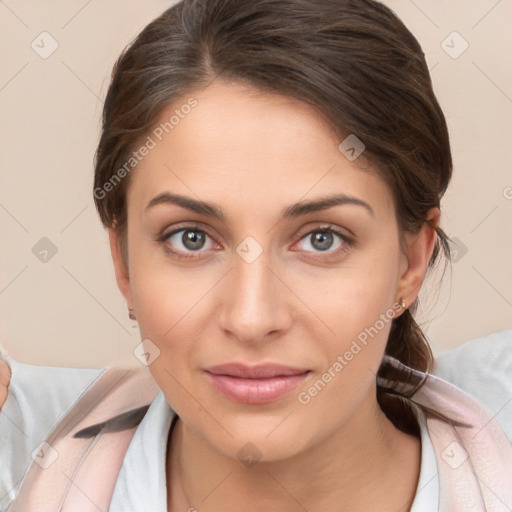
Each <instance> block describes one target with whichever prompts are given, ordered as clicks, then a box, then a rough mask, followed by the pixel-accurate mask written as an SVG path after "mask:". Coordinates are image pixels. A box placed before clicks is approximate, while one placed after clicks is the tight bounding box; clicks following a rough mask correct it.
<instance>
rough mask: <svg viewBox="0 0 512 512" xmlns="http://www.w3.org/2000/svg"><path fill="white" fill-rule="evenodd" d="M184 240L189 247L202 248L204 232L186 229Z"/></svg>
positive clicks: (192, 248)
mask: <svg viewBox="0 0 512 512" xmlns="http://www.w3.org/2000/svg"><path fill="white" fill-rule="evenodd" d="M182 242H183V245H184V246H185V247H186V248H187V249H190V250H197V249H201V247H202V246H203V244H204V233H200V232H199V231H185V232H184V233H183V237H182Z"/></svg>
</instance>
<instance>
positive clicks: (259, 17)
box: [94, 0, 452, 430]
mask: <svg viewBox="0 0 512 512" xmlns="http://www.w3.org/2000/svg"><path fill="white" fill-rule="evenodd" d="M215 79H223V80H225V81H227V82H238V83H244V84H249V85H251V86H253V87H256V88H257V89H258V90H261V91H262V92H272V93H278V94H282V95H286V96H290V97H294V98H296V99H299V100H301V101H303V102H305V103H308V104H310V105H312V106H313V107H315V108H316V110H317V112H318V113H319V114H320V115H322V116H323V117H324V118H325V119H327V120H328V121H329V122H330V124H331V126H333V128H334V129H335V130H337V131H339V132H340V133H352V134H355V135H356V136H357V137H358V138H359V139H360V140H361V141H362V142H363V143H364V145H365V147H366V150H365V153H364V156H365V157H366V159H367V160H368V161H370V162H372V163H373V164H375V167H376V168H377V172H378V173H379V175H380V176H381V177H382V178H383V179H384V180H385V181H386V182H387V183H388V185H389V186H390V188H391V190H392V193H393V195H394V200H395V206H396V215H397V219H398V223H399V226H400V228H401V230H402V232H404V231H412V232H416V231H418V230H419V229H420V228H421V226H422V225H423V224H424V223H425V222H426V215H427V212H428V210H429V209H431V208H433V207H439V202H440V199H441V197H442V195H443V194H444V192H445V190H446V187H447V185H448V183H449V181H450V178H451V173H452V159H451V152H450V144H449V137H448V130H447V126H446V121H445V118H444V115H443V113H442V111H441V108H440V106H439V104H438V102H437V100H436V97H435V95H434V92H433V88H432V82H431V79H430V75H429V72H428V68H427V65H426V62H425V58H424V53H423V51H422V49H421V46H420V45H419V43H418V41H417V40H416V39H415V38H414V36H413V35H412V34H411V33H410V32H409V30H408V29H407V28H406V27H405V26H404V24H403V23H402V22H401V21H400V20H399V18H398V17H397V16H396V15H395V14H394V13H393V12H392V11H391V10H390V9H389V8H387V7H386V6H384V5H383V4H381V3H379V2H377V1H373V0H315V1H311V0H182V1H181V2H179V3H177V4H176V5H174V6H173V7H171V8H170V9H168V10H166V11H165V12H164V13H163V14H162V15H161V16H159V17H158V18H157V19H155V20H154V21H153V22H151V23H150V24H149V25H147V26H146V27H145V29H144V30H143V31H142V32H141V33H140V34H139V35H138V36H137V37H136V39H135V40H134V41H133V42H132V43H131V44H130V45H129V46H128V47H127V48H126V49H125V51H124V52H123V53H122V55H121V56H120V57H119V59H118V60H117V62H116V64H115V66H114V69H113V73H112V81H111V84H110V87H109V90H108V93H107V97H106V101H105V107H104V111H103V127H102V133H101V139H100V141H99V145H98V149H97V152H96V156H95V180H94V187H95V192H94V197H95V202H96V207H97V209H98V212H99V214H100V217H101V220H102V222H103V224H104V225H105V226H111V225H116V227H117V228H118V229H119V231H120V233H121V236H122V237H124V236H125V228H126V203H125V192H126V187H127V185H128V183H129V175H127V176H126V177H124V178H123V179H121V180H119V179H117V181H115V182H113V181H112V180H113V178H116V176H115V174H116V172H118V170H119V169H120V168H121V167H122V166H123V164H125V162H126V161H127V159H129V158H130V154H131V152H133V150H134V148H135V147H136V145H137V144H139V143H140V141H141V140H143V138H144V137H146V136H147V135H148V134H149V133H151V129H152V128H153V126H154V124H155V122H156V119H157V118H158V116H159V114H161V112H162V110H163V109H164V108H165V107H167V106H168V105H169V104H171V103H172V102H173V101H174V100H175V99H176V98H178V97H179V96H182V95H184V94H191V93H192V92H193V91H194V90H199V89H201V88H204V87H207V86H208V85H209V84H210V83H211V82H212V81H213V80H215ZM340 142H341V141H340ZM125 174H126V173H125ZM119 176H120V175H119V173H118V174H117V178H119ZM123 176H124V174H123ZM107 182H110V183H111V184H113V185H112V186H111V187H109V192H108V193H105V190H106V188H104V187H105V184H106V183H107ZM436 231H437V235H438V236H437V241H436V247H435V250H434V254H433V255H432V258H431V261H430V265H431V266H432V265H433V264H434V263H435V262H436V260H437V259H438V257H439V256H440V253H441V252H444V254H445V255H446V256H448V257H449V250H448V244H447V241H448V239H447V237H446V235H445V234H444V233H443V231H442V230H441V229H439V228H436ZM415 307H416V303H415V304H413V305H411V307H410V308H409V309H408V310H407V311H405V312H404V313H403V314H402V315H400V316H399V317H398V318H396V319H394V320H393V324H392V328H391V332H390V336H389V341H388V344H387V347H386V353H387V354H389V355H391V356H393V357H395V358H397V359H399V360H400V361H401V362H402V363H404V364H405V365H407V366H409V367H412V368H415V369H417V370H421V371H430V370H431V368H432V366H433V355H432V352H431V350H430V347H429V345H428V342H427V340H426V338H425V336H424V335H423V333H422V331H421V329H420V328H419V326H418V325H417V324H416V322H415V321H414V319H413V316H412V313H413V312H414V310H415ZM388 370H389V369H388ZM384 371H385V368H383V367H381V369H380V370H379V374H380V373H384ZM389 396H390V395H389V394H386V393H383V391H382V389H379V391H378V399H379V403H380V404H381V406H383V405H384V404H386V407H385V408H384V407H383V409H384V410H389V409H390V407H391V404H390V402H389ZM404 414H405V415H406V416H407V412H406V411H405V410H402V411H398V410H396V411H395V413H394V414H392V416H394V421H395V423H396V424H398V423H400V418H398V420H397V417H398V416H403V415H404ZM409 420H410V416H409ZM403 423H404V424H403V425H402V426H401V427H400V428H402V427H403V429H404V430H407V429H409V430H411V429H412V430H415V429H414V427H411V424H415V423H414V422H412V423H411V421H408V420H407V418H406V419H405V420H404V422H403Z"/></svg>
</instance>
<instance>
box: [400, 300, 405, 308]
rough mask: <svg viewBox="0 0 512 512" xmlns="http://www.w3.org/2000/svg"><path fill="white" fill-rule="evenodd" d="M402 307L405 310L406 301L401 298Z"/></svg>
mask: <svg viewBox="0 0 512 512" xmlns="http://www.w3.org/2000/svg"><path fill="white" fill-rule="evenodd" d="M400 306H402V309H405V299H404V298H403V297H401V298H400Z"/></svg>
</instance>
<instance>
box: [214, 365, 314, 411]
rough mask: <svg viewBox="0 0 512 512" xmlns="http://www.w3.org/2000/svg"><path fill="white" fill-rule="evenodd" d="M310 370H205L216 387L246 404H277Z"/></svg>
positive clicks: (228, 367)
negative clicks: (275, 402)
mask: <svg viewBox="0 0 512 512" xmlns="http://www.w3.org/2000/svg"><path fill="white" fill-rule="evenodd" d="M309 373H310V370H307V369H303V368H292V367H290V366H283V365H278V364H266V365H258V366H247V365H243V364H237V363H232V364H225V365H219V366H213V367H211V368H208V369H206V370H205V375H206V377H207V378H208V380H209V382H210V383H211V384H212V385H213V387H214V388H215V389H216V390H217V391H219V392H220V393H221V394H223V395H224V396H225V397H227V398H229V399H230V400H233V401H235V402H238V403H243V404H265V403H269V402H274V401H276V400H279V399H280V398H282V397H284V396H285V395H287V394H289V393H290V392H291V391H293V390H294V389H295V388H296V387H297V386H298V385H299V384H300V383H301V382H303V381H304V379H305V378H306V377H307V376H308V375H309Z"/></svg>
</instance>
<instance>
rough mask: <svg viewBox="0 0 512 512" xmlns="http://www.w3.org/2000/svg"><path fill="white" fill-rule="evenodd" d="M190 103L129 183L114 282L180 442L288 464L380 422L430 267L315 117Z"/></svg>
mask: <svg viewBox="0 0 512 512" xmlns="http://www.w3.org/2000/svg"><path fill="white" fill-rule="evenodd" d="M191 96H193V98H194V100H195V101H194V100H190V96H183V98H182V99H181V100H180V101H177V102H176V103H174V104H173V105H172V107H169V108H168V109H167V110H166V111H165V112H163V114H162V116H161V119H160V121H161V122H162V123H165V122H167V121H169V119H170V117H171V116H172V115H174V116H175V117H174V119H173V121H171V123H172V129H171V128H170V126H171V124H168V125H167V131H168V133H166V130H165V129H162V126H160V129H159V130H158V129H156V130H155V131H154V132H153V133H151V134H150V136H151V138H152V139H153V141H154V143H155V144H152V143H149V144H148V146H154V147H151V148H150V149H149V150H148V151H147V154H146V156H143V157H142V158H141V161H140V162H139V164H138V165H137V167H136V170H134V172H133V175H132V177H131V182H130V186H129V189H128V193H127V203H128V256H129V258H128V259H129V264H128V269H127V271H126V269H124V267H123V263H122V260H121V259H120V257H119V253H118V252H117V249H116V247H117V246H116V234H115V232H114V231H112V230H111V237H112V241H113V242H114V261H115V264H116V272H117V277H118V280H119V283H120V287H121V290H122V291H123V293H124V295H125V297H126V299H127V301H128V304H129V305H133V307H134V309H135V312H136V315H137V320H138V322H139V325H140V330H141V335H142V339H145V340H146V341H145V342H144V346H145V350H146V352H147V353H148V358H149V359H148V362H149V363H150V370H151V372H152V374H153V376H154V378H155V379H156V381H157V383H158V385H159V386H160V388H161V389H162V390H163V392H164V394H165V396H166V398H167V400H168V402H169V403H170V404H171V406H172V407H173V409H174V410H175V411H176V412H177V414H178V415H179V416H180V418H181V420H182V421H183V425H184V427H183V428H184V429H188V432H189V433H191V434H193V435H196V436H198V437H199V438H201V439H202V440H204V441H206V442H207V443H208V444H209V445H210V446H211V447H213V448H214V449H215V450H217V451H218V452H221V453H223V454H225V455H228V456H230V457H233V458H234V457H237V456H238V457H239V458H240V457H241V456H243V455H244V454H245V452H247V451H249V452H250V453H249V456H253V458H254V457H258V458H259V457H261V458H262V459H264V460H278V459H283V458H286V457H288V456H291V455H293V454H297V453H300V452H303V451H304V450H306V449H308V448H311V447H312V446H314V445H316V444H318V443H321V442H322V441H323V440H326V439H327V438H328V437H329V436H331V435H333V433H334V432H341V431H346V432H348V431H349V430H350V429H352V430H353V429H355V428H359V427H357V425H361V424H364V421H365V420H364V419H365V418H368V417H369V416H371V415H374V414H375V409H376V398H375V376H376V373H377V370H378V367H379V364H380V362H381V360H382V357H383V353H384V349H385V344H386V340H387V337H388V334H389V330H390V326H391V319H392V318H393V316H395V315H398V314H400V313H401V312H402V308H401V307H400V306H399V305H398V302H399V300H400V298H401V297H405V298H406V300H407V304H410V303H411V302H412V301H413V300H414V298H415V296H416V293H417V289H418V287H419V283H420V282H421V279H422V278H423V273H424V266H425V264H426V259H427V255H423V256H418V257H416V258H415V259H414V245H413V242H411V240H412V239H408V240H409V242H408V243H409V244H410V249H411V250H412V254H413V260H414V261H416V260H418V258H419V260H418V261H419V263H418V264H416V266H418V265H419V267H421V268H415V267H414V266H412V267H411V265H409V264H408V262H407V260H406V258H405V257H404V255H403V254H402V252H401V250H400V243H399V232H398V228H397V222H396V218H395V210H394V205H393V200H392V195H391V192H390V190H389V188H388V187H387V186H386V185H385V183H384V182H383V181H382V179H380V178H379V177H378V176H377V174H376V173H375V172H373V171H371V168H370V166H369V164H367V163H366V164H364V162H363V159H364V154H363V156H361V157H359V158H358V159H356V160H355V161H350V160H349V159H348V158H347V157H346V156H345V155H344V154H343V153H342V152H341V151H340V149H339V148H338V146H339V144H340V143H341V142H342V140H340V139H339V138H337V137H336V136H335V135H334V134H333V132H332V130H330V129H329V128H328V126H327V125H326V124H324V122H322V120H321V118H320V117H319V116H318V115H317V114H316V113H315V111H314V110H312V109H311V108H310V107H308V106H307V105H305V104H303V103H300V102H298V101H295V100H293V99H290V98H287V97H282V96H278V95H269V94H262V93H257V92H255V91H251V90H249V89H243V88H242V87H241V86H238V85H234V84H230V85H228V84H220V83H215V84H213V85H211V86H210V87H208V88H207V89H205V90H203V91H200V92H198V93H195V94H193V95H191ZM195 102H197V104H196V103H195ZM186 104H189V105H192V104H193V105H195V106H194V107H193V108H186V107H185V108H183V105H186ZM176 110H178V112H176ZM177 119H179V121H177ZM156 134H158V136H157V135H156ZM160 139H161V140H160ZM348 155H349V156H350V157H352V152H349V153H348ZM363 164H364V165H363ZM177 197H179V200H177V199H176V198H177ZM186 205H188V207H187V206H186ZM328 228H329V229H332V231H328V230H327V229H328ZM415 240H417V238H416V239H415ZM420 245H421V244H420ZM424 245H425V244H424ZM424 245H423V246H421V250H420V252H422V253H427V252H428V250H425V249H424ZM128 275H129V277H128ZM148 340H150V341H148ZM220 365H222V366H223V367H220ZM224 365H234V366H230V367H225V366H224ZM268 365H281V366H285V367H287V369H288V370H290V368H291V370H290V371H287V370H286V369H282V368H276V367H273V366H268ZM215 367H217V368H215ZM255 367H258V368H255ZM261 367H263V368H261ZM240 368H241V369H240ZM237 372H238V373H237ZM290 373H292V374H294V375H290ZM340 429H341V430H340ZM246 443H252V445H254V446H252V445H247V444H246ZM240 450H242V451H240ZM244 450H245V451H244ZM251 450H252V452H251ZM253 452H254V453H253ZM237 454H238V455H237ZM241 454H242V455H241Z"/></svg>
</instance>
